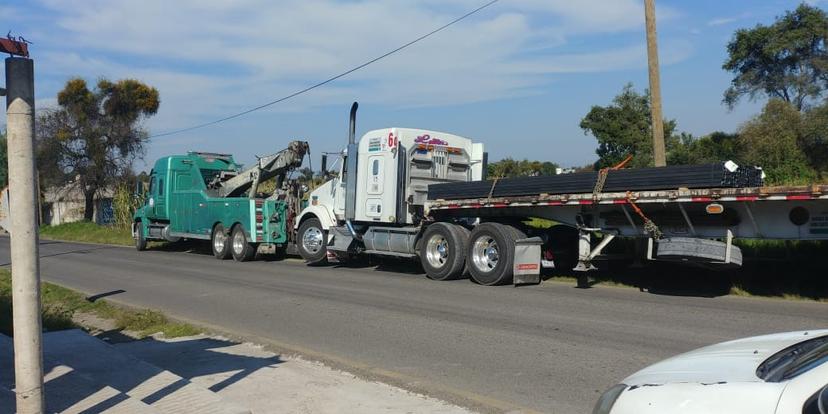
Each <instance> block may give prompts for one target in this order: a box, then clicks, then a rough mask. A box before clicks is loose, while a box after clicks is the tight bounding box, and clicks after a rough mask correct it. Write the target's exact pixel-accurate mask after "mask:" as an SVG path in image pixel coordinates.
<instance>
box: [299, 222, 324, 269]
mask: <svg viewBox="0 0 828 414" xmlns="http://www.w3.org/2000/svg"><path fill="white" fill-rule="evenodd" d="M296 238H297V239H298V240H297V243H296V247H297V250H299V255H300V256H302V258H303V259H305V262H307V263H308V264H312V265H317V264H325V263H327V262H328V249H327V247H326V246H327V245H328V235H327V233H325V230H324V229H322V223H321V222H320V221H319V219H317V218H312V219H308V220H306V221H304V222H302V225H301V226H299V233H297V237H296Z"/></svg>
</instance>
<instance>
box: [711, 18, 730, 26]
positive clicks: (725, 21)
mask: <svg viewBox="0 0 828 414" xmlns="http://www.w3.org/2000/svg"><path fill="white" fill-rule="evenodd" d="M736 20H737V18H736V17H719V18H716V19H712V20H710V21H709V22H707V25H708V26H722V25H726V24H728V23H733V22H735V21H736Z"/></svg>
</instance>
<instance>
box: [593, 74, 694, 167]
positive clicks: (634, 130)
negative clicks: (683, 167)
mask: <svg viewBox="0 0 828 414" xmlns="http://www.w3.org/2000/svg"><path fill="white" fill-rule="evenodd" d="M650 118H651V116H650V98H649V93H647V92H646V91H645V92H644V93H643V94H640V93H638V92H637V91H636V90H635V89H634V88H633V85H632V84H631V83H629V84H627V85H626V86H624V89H623V90H621V93H620V94H618V95H617V96H616V97H615V98H614V99H613V100H612V104H610V105H608V106H593V107H592V109H590V111H589V113H587V114H586V116H585V117H584V118H583V119H582V120H581V124H580V126H581V129H583V130H584V134H592V135H593V136H594V137H595V139H597V140H598V149H597V150H595V152H596V153H597V154H598V157H599V159H598V161H597V162H596V163H595V168H604V167H611V166H613V165H616V164H618V163H620V162H621V161H623V160H624V158H626V157H627V156H628V155H632V156H633V159H632V161H631V162H630V163H629V164H628V166H629V167H649V166H652V165H653V138H652V137H653V133H652V125H651V119H650ZM675 129H676V121H675V120H665V121H664V137H665V141H666V144H667V150H668V151H670V150H671V149H673V148H674V147H676V145H677V144H678V138H676V137H673V131H674V130H675Z"/></svg>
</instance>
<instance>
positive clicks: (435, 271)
mask: <svg viewBox="0 0 828 414" xmlns="http://www.w3.org/2000/svg"><path fill="white" fill-rule="evenodd" d="M468 240H469V236H468V231H467V230H466V229H465V228H463V227H461V226H458V225H454V224H449V223H434V224H432V225H430V226H428V228H426V231H425V233H424V234H423V244H422V246H421V247H420V263H421V264H422V265H423V269H425V272H426V275H427V276H428V278H429V279H433V280H454V279H458V278H460V277H461V276H463V265H464V264H465V262H466V244H467V243H468Z"/></svg>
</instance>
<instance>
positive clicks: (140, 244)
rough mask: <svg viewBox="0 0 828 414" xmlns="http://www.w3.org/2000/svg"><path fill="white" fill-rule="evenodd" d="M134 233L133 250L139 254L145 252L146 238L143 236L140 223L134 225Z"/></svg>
mask: <svg viewBox="0 0 828 414" xmlns="http://www.w3.org/2000/svg"><path fill="white" fill-rule="evenodd" d="M135 233H136V235H135V249H136V250H138V251H139V252H143V251H144V250H147V238H146V237H145V236H144V228H143V226H142V225H141V222H140V221H138V222H136V223H135Z"/></svg>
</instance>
